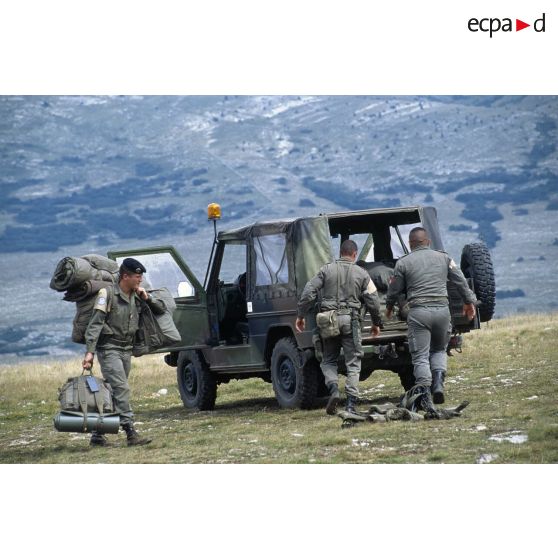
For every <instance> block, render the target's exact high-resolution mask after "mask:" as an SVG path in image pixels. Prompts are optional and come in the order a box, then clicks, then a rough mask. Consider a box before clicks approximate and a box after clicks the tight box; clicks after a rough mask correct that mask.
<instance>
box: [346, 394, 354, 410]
mask: <svg viewBox="0 0 558 558" xmlns="http://www.w3.org/2000/svg"><path fill="white" fill-rule="evenodd" d="M356 404H357V398H356V397H355V396H354V395H347V403H346V404H345V411H347V413H356V408H355V405H356Z"/></svg>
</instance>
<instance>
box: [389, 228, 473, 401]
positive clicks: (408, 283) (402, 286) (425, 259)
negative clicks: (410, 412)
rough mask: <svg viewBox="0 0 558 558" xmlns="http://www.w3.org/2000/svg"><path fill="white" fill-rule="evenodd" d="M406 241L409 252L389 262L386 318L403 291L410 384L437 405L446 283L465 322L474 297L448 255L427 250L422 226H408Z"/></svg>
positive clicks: (443, 363) (447, 327) (443, 362)
mask: <svg viewBox="0 0 558 558" xmlns="http://www.w3.org/2000/svg"><path fill="white" fill-rule="evenodd" d="M409 245H410V247H411V253H410V254H407V255H405V256H403V257H402V258H400V259H399V260H398V262H397V264H396V265H395V271H394V276H393V277H392V278H391V281H390V284H389V288H388V294H387V300H386V316H387V317H388V318H390V317H391V315H392V312H393V306H394V304H395V303H396V302H397V300H398V297H399V296H400V295H402V294H405V292H406V294H407V301H408V303H409V306H410V310H409V315H408V317H407V324H408V327H409V349H410V351H411V358H412V361H413V369H414V370H413V372H414V376H415V384H416V385H417V386H423V387H425V388H427V391H428V393H426V392H425V393H424V394H425V395H426V397H427V400H428V401H429V402H430V403H431V402H432V398H431V397H430V394H432V395H433V397H434V403H443V402H444V379H445V376H446V370H447V353H446V350H447V346H448V342H449V339H450V336H451V316H450V310H449V305H448V292H447V281H448V280H449V281H451V282H452V283H453V284H454V285H455V286H456V287H457V290H458V291H459V294H460V295H461V297H462V298H463V301H464V305H463V314H464V315H466V316H467V317H468V318H469V320H472V319H473V318H474V317H475V304H476V302H477V300H476V297H475V295H474V293H473V292H472V291H471V289H469V286H468V285H467V281H466V279H465V277H464V275H463V273H462V272H461V270H460V269H459V267H457V265H456V263H455V262H454V261H453V260H452V259H451V258H450V256H449V255H448V254H446V252H442V251H439V250H433V249H431V248H430V239H429V238H428V234H427V232H426V230H425V229H423V228H422V227H415V228H414V229H413V230H411V232H410V234H409ZM425 401H426V400H425ZM425 404H426V403H425Z"/></svg>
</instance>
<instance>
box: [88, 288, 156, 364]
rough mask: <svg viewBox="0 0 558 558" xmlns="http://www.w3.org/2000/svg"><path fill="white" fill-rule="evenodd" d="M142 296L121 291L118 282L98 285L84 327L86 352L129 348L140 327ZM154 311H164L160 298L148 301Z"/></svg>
mask: <svg viewBox="0 0 558 558" xmlns="http://www.w3.org/2000/svg"><path fill="white" fill-rule="evenodd" d="M140 301H141V299H140V297H139V296H138V295H137V294H136V293H130V295H129V296H128V295H126V294H124V293H123V292H122V291H121V290H120V287H119V286H118V285H113V286H111V287H107V288H105V289H101V290H100V291H99V293H98V294H97V298H96V300H95V306H94V307H93V314H92V315H91V319H90V320H89V324H88V326H87V329H86V331H85V344H86V346H87V352H90V353H94V352H95V351H96V349H97V347H99V348H103V349H107V348H121V349H129V350H131V349H132V346H133V344H134V336H135V334H136V332H137V330H138V327H139V321H140V313H141V302H140ZM147 304H148V306H149V308H150V309H151V310H152V311H153V313H154V314H163V313H164V312H165V306H164V304H163V302H162V301H160V300H153V299H150V300H148V301H147Z"/></svg>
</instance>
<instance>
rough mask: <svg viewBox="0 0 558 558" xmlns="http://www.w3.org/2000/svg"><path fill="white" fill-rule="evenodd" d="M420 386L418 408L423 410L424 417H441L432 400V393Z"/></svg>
mask: <svg viewBox="0 0 558 558" xmlns="http://www.w3.org/2000/svg"><path fill="white" fill-rule="evenodd" d="M420 387H421V388H422V395H421V397H420V403H419V405H420V408H421V409H422V410H423V411H424V418H425V419H439V418H441V415H440V413H439V412H438V410H437V409H436V407H434V403H433V401H432V394H431V393H430V390H429V389H428V388H427V387H425V386H420Z"/></svg>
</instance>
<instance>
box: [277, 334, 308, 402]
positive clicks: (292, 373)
mask: <svg viewBox="0 0 558 558" xmlns="http://www.w3.org/2000/svg"><path fill="white" fill-rule="evenodd" d="M318 371H319V367H316V366H303V361H302V353H301V352H300V351H299V350H298V347H297V344H296V341H295V340H294V339H293V338H292V337H283V338H282V339H279V341H277V343H276V344H275V347H273V352H272V353H271V383H272V384H273V391H274V392H275V398H276V399H277V402H278V403H279V406H280V407H283V408H284V409H311V408H312V407H314V406H315V405H316V399H317V393H318V380H319V376H318Z"/></svg>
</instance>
